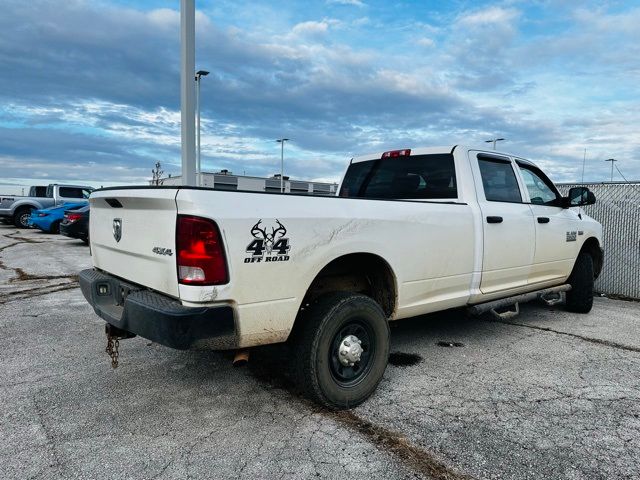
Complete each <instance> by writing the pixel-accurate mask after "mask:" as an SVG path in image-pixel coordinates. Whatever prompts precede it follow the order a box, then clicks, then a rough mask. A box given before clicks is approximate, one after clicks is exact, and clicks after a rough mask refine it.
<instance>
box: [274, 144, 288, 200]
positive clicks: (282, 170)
mask: <svg viewBox="0 0 640 480" xmlns="http://www.w3.org/2000/svg"><path fill="white" fill-rule="evenodd" d="M288 141H289V139H288V138H279V139H277V140H276V142H278V143H279V144H280V193H284V142H288Z"/></svg>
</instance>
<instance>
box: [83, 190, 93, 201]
mask: <svg viewBox="0 0 640 480" xmlns="http://www.w3.org/2000/svg"><path fill="white" fill-rule="evenodd" d="M89 195H91V190H87V189H86V188H83V189H82V198H85V199H86V198H89Z"/></svg>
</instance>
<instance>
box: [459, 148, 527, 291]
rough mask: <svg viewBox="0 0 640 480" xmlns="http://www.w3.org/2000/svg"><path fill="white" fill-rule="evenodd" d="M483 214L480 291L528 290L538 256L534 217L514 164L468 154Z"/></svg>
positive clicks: (481, 154) (501, 159)
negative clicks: (523, 193) (525, 198)
mask: <svg viewBox="0 0 640 480" xmlns="http://www.w3.org/2000/svg"><path fill="white" fill-rule="evenodd" d="M469 155H470V160H471V167H472V171H473V174H474V181H475V183H476V192H477V198H478V203H479V205H480V210H481V212H482V225H483V227H482V231H483V245H484V246H483V253H482V279H481V282H480V290H481V291H482V293H484V294H490V293H495V292H500V291H504V290H510V289H514V288H520V287H525V286H526V285H527V281H528V279H529V273H530V270H531V264H532V263H533V258H534V253H535V229H534V224H533V222H534V220H533V214H532V212H531V209H530V208H529V205H527V204H526V203H524V199H523V195H522V188H521V185H520V183H519V180H518V176H517V175H516V171H515V165H514V163H513V161H512V160H511V159H510V158H509V157H506V156H501V155H495V154H488V153H481V152H474V151H471V152H470V153H469Z"/></svg>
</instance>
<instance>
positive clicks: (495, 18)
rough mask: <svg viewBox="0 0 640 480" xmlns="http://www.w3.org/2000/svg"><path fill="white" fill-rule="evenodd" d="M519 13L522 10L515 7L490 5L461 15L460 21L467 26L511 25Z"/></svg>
mask: <svg viewBox="0 0 640 480" xmlns="http://www.w3.org/2000/svg"><path fill="white" fill-rule="evenodd" d="M519 15H520V12H518V10H516V9H515V8H502V7H488V8H485V9H482V10H477V11H474V12H471V13H465V14H463V15H461V16H460V17H459V18H458V23H459V24H460V25H463V26H466V27H485V26H495V25H509V24H511V23H512V22H513V21H514V20H516V19H517V18H518V17H519Z"/></svg>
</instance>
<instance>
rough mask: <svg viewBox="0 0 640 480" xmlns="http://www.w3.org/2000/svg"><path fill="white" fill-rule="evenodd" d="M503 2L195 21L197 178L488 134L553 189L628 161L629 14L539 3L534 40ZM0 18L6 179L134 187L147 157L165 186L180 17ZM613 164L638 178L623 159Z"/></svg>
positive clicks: (328, 165) (0, 117)
mask: <svg viewBox="0 0 640 480" xmlns="http://www.w3.org/2000/svg"><path fill="white" fill-rule="evenodd" d="M356 3H358V4H360V3H361V2H356ZM512 5H514V7H509V8H507V7H496V6H492V7H487V8H484V9H476V10H472V11H468V10H467V11H462V12H460V11H457V10H452V11H450V9H443V10H442V11H441V12H438V13H434V14H433V16H430V15H431V13H429V16H428V15H425V14H424V13H420V12H419V11H416V15H415V18H414V17H411V18H410V17H409V16H408V15H404V14H403V11H401V10H400V11H398V12H396V11H395V10H394V11H393V12H392V13H393V14H391V13H386V14H385V13H384V12H383V10H384V9H381V8H377V7H376V8H374V7H373V6H369V7H368V10H367V17H363V18H358V15H357V14H358V13H361V12H359V11H356V12H354V11H353V10H352V9H340V11H343V12H345V15H342V16H340V15H336V18H323V13H324V12H322V11H318V10H315V11H312V8H311V7H309V6H307V5H306V4H305V6H301V5H298V6H297V8H298V10H296V5H293V6H292V11H291V15H281V14H280V12H273V13H274V14H273V16H270V15H269V14H268V11H265V9H268V7H262V10H261V16H260V17H261V18H262V17H264V18H269V21H267V20H264V21H262V20H261V18H256V19H255V20H254V23H252V24H251V26H248V25H245V24H244V23H243V22H232V21H230V20H229V21H227V20H226V18H223V16H222V15H221V14H220V15H218V16H216V15H214V13H215V12H214V13H211V12H209V11H207V12H206V13H205V12H203V11H198V12H197V19H196V22H197V25H198V30H197V32H198V33H197V46H198V47H197V48H198V50H197V60H198V68H206V69H207V70H209V71H211V74H210V75H209V76H207V77H206V78H205V79H204V80H203V83H202V116H203V155H204V161H205V166H206V167H207V168H211V169H213V168H229V169H230V170H232V171H235V172H241V171H243V170H246V171H247V173H250V174H255V175H262V174H265V175H267V174H272V173H274V171H276V170H277V165H278V161H279V150H278V149H277V148H276V147H277V145H275V143H274V139H275V138H278V137H281V136H282V135H286V136H288V137H290V138H292V139H293V141H292V142H291V144H287V147H286V148H287V157H288V158H289V162H288V166H287V168H288V169H290V173H291V174H292V175H293V176H296V177H298V178H335V177H337V176H339V175H340V173H341V172H342V171H343V169H344V165H345V162H346V161H347V160H348V158H349V157H350V156H351V155H353V154H358V153H363V152H367V151H381V150H387V149H393V148H398V147H399V146H400V147H403V146H419V145H434V144H453V143H470V144H478V143H482V142H483V140H485V139H486V138H489V137H490V136H494V135H500V136H503V137H505V138H507V139H508V140H507V142H504V147H505V148H508V149H510V150H512V151H514V152H516V153H518V152H520V154H521V155H524V156H530V157H531V158H532V159H533V160H534V161H538V160H540V161H542V162H546V163H545V165H548V168H549V169H550V171H551V173H552V176H554V178H558V179H568V178H570V176H571V175H577V172H578V171H579V170H580V169H581V162H582V153H581V152H582V150H581V149H582V148H583V146H584V145H587V147H588V149H589V152H593V155H594V158H595V157H596V155H600V154H602V155H608V156H607V158H608V157H610V156H618V157H620V158H621V159H624V158H629V159H632V158H637V155H638V153H640V145H639V142H640V140H638V139H637V138H636V137H637V135H635V132H634V130H633V126H634V125H637V124H638V123H639V122H640V114H638V113H637V112H638V111H640V104H638V101H637V100H635V94H634V92H635V89H636V88H637V85H636V83H637V81H636V80H637V73H638V72H640V68H639V67H638V65H639V60H638V59H639V58H640V51H638V48H640V47H638V45H640V44H638V42H637V41H635V40H634V35H636V36H637V34H635V33H634V32H635V31H634V30H633V28H632V26H633V22H634V21H636V20H637V21H638V22H640V14H639V13H638V12H639V11H640V10H638V9H634V8H631V9H628V10H627V11H626V12H624V13H621V12H618V13H613V14H612V13H610V12H609V11H607V10H606V9H599V10H597V11H595V10H593V11H587V10H583V9H574V10H572V9H571V7H570V6H569V7H567V8H568V10H566V11H563V12H564V13H563V14H562V15H563V17H562V21H561V22H560V21H558V20H554V18H555V17H553V15H555V14H556V12H554V11H552V10H553V9H552V8H551V7H548V8H549V11H548V12H547V15H548V16H547V17H543V18H542V20H541V25H542V26H541V27H539V29H538V30H536V25H537V24H535V22H533V21H532V19H531V12H530V11H527V9H526V7H525V5H524V4H521V3H512ZM356 6H360V5H356ZM362 6H364V4H362ZM516 6H517V8H516ZM3 8H4V10H3V15H2V16H0V64H1V65H2V66H3V74H2V75H0V170H1V171H2V174H3V177H5V176H6V177H9V176H12V177H15V178H27V177H30V176H32V177H34V178H39V177H40V176H42V175H45V174H48V175H49V176H50V178H53V175H66V176H68V178H76V177H75V176H76V175H78V172H81V173H82V174H88V173H89V172H96V173H99V174H100V175H101V176H103V177H102V178H103V179H105V181H106V180H107V179H109V180H119V181H122V182H125V181H126V182H133V181H135V182H139V181H143V180H145V179H146V178H147V176H148V172H147V170H150V168H151V166H152V165H153V163H155V161H156V160H160V161H161V162H162V163H163V166H164V167H165V171H167V172H172V173H177V171H178V169H179V164H180V128H179V127H180V115H179V82H180V76H179V51H180V49H179V13H178V11H177V10H174V9H168V8H162V9H147V10H144V9H134V8H131V7H128V6H122V5H119V4H109V3H106V2H100V3H90V2H82V1H77V2H60V3H57V4H55V5H54V4H52V3H51V2H45V1H35V2H17V1H11V2H8V3H7V4H5V5H4V6H3ZM237 8H245V10H246V8H248V7H242V6H239V7H237ZM396 8H397V9H401V8H403V7H402V5H400V4H398V5H396ZM407 8H408V7H407ZM540 8H543V7H540ZM544 8H547V7H544ZM307 10H309V11H307ZM265 12H266V13H265ZM349 12H350V13H349ZM567 12H568V13H567ZM276 13H278V15H276ZM301 13H303V14H304V15H302V14H301ZM333 13H334V12H332V14H333ZM354 13H355V14H356V15H354ZM404 13H406V12H404ZM625 14H626V15H627V16H628V17H629V18H630V19H627V18H623V17H624V15H625ZM385 15H387V16H385ZM274 18H276V19H278V21H279V22H282V23H278V24H273V22H272V21H271V19H274ZM308 18H312V19H313V18H316V19H317V18H321V20H304V21H301V20H303V19H308ZM294 19H295V20H294ZM551 20H553V22H554V23H553V27H554V28H555V30H554V31H553V32H551V31H547V27H549V22H550V21H551ZM225 22H227V23H225ZM616 22H618V23H619V24H620V29H619V34H618V31H616V30H615V29H614V28H613V26H614V25H616ZM256 25H257V27H256ZM380 25H385V27H387V28H385V29H380V28H378V27H379V26H380ZM526 30H534V33H533V34H529V33H525V31H526ZM372 32H374V33H372ZM434 45H437V48H434ZM90 162H95V164H97V165H98V166H97V167H94V168H93V169H92V168H90V167H89V166H88V165H91V163H90ZM594 165H595V164H594ZM627 165H628V166H627ZM619 166H620V168H621V170H623V172H625V170H628V171H629V172H630V173H629V175H627V176H628V177H629V176H632V177H637V178H640V168H638V167H637V166H634V164H633V163H632V162H628V163H626V164H625V163H624V162H622V161H621V163H620V164H619ZM98 167H99V168H98ZM594 168H595V167H594ZM604 173H606V172H604ZM598 174H599V170H594V173H593V175H594V178H595V177H596V176H597V175H598ZM625 175H626V172H625ZM56 178H59V177H56ZM86 178H95V177H86Z"/></svg>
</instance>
